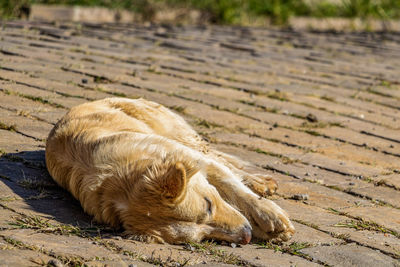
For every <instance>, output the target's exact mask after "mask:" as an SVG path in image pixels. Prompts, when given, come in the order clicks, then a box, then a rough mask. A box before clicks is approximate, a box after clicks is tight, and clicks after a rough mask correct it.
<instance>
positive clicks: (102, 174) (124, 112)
mask: <svg viewBox="0 0 400 267" xmlns="http://www.w3.org/2000/svg"><path fill="white" fill-rule="evenodd" d="M46 164H47V168H48V170H49V172H50V174H51V176H52V177H53V178H54V180H56V181H57V183H58V184H60V185H61V186H62V187H64V188H66V189H67V190H68V191H70V192H71V193H72V195H73V196H74V197H75V198H76V199H78V200H79V201H80V203H81V204H82V207H83V209H84V210H85V211H86V212H87V213H89V214H91V215H93V216H94V217H95V219H96V220H97V221H99V222H102V223H107V224H110V225H112V226H115V227H118V226H120V225H122V226H123V227H124V228H125V230H126V231H127V232H128V233H130V234H132V235H135V236H137V237H141V238H143V239H146V240H150V241H151V240H153V241H157V242H168V243H181V242H188V241H193V242H197V241H201V240H203V239H215V240H225V241H228V242H235V243H242V244H247V243H249V242H250V239H251V236H252V234H251V232H252V233H253V236H254V237H256V238H258V239H265V240H266V239H272V238H276V239H281V240H288V239H289V238H290V237H291V236H292V234H293V233H294V227H293V225H292V224H291V223H290V221H289V219H288V216H287V214H286V213H285V212H284V211H283V210H282V209H281V208H280V207H278V206H277V205H276V204H275V203H274V202H272V201H270V200H268V199H265V198H262V197H260V196H259V195H264V194H266V193H267V194H271V193H273V192H274V191H275V190H276V183H275V181H274V180H272V179H271V178H269V177H266V176H262V175H252V174H249V173H247V172H245V168H250V167H251V166H249V165H247V164H245V163H243V162H242V161H240V160H238V159H236V158H234V157H232V156H229V155H226V154H224V153H222V152H219V151H215V150H212V149H210V148H209V146H208V145H207V143H206V142H205V141H203V140H202V139H201V138H200V136H199V135H198V134H197V133H196V132H195V131H194V130H192V129H191V128H190V126H189V125H188V124H187V123H186V122H185V121H184V120H183V119H182V118H181V117H179V116H178V115H176V114H175V113H173V112H171V111H170V110H168V109H167V108H165V107H163V106H161V105H159V104H156V103H154V102H150V101H146V100H144V99H136V100H130V99H124V98H109V99H104V100H100V101H95V102H92V103H86V104H83V105H80V106H77V107H74V108H72V109H71V111H69V112H68V113H67V114H66V115H65V116H64V117H63V118H62V119H61V120H60V121H59V122H58V123H57V125H56V126H55V127H54V129H53V130H52V131H51V133H50V135H49V137H48V139H47V146H46ZM256 193H257V194H258V195H257V194H256Z"/></svg>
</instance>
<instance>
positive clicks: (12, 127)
mask: <svg viewBox="0 0 400 267" xmlns="http://www.w3.org/2000/svg"><path fill="white" fill-rule="evenodd" d="M0 129H2V130H6V131H11V132H15V131H17V126H15V124H12V125H7V124H5V123H3V122H1V121H0Z"/></svg>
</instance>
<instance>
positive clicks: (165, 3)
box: [0, 0, 400, 26]
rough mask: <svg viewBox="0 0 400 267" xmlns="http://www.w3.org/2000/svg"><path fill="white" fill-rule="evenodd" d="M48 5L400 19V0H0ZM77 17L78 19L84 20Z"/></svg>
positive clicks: (20, 6)
mask: <svg viewBox="0 0 400 267" xmlns="http://www.w3.org/2000/svg"><path fill="white" fill-rule="evenodd" d="M43 5H46V6H43ZM47 5H51V7H52V8H53V9H48V10H47V13H53V14H55V13H57V12H59V14H61V13H60V12H61V11H60V5H61V6H68V7H69V8H70V9H71V8H72V7H73V6H74V7H75V8H76V6H80V7H84V8H83V9H82V10H90V9H87V7H91V8H92V7H102V8H103V9H98V10H100V11H101V10H103V11H104V10H105V9H107V10H109V11H112V12H114V13H112V14H113V19H114V20H116V21H117V22H118V21H119V20H120V21H121V22H129V21H135V22H138V21H141V22H142V21H155V22H163V21H167V22H175V23H216V24H228V25H253V26H261V25H266V24H269V25H270V24H274V25H287V24H288V23H289V22H290V20H291V19H293V18H298V17H302V18H304V17H305V18H346V19H359V20H362V21H368V20H396V19H399V17H400V0H0V17H1V18H2V19H3V20H4V19H21V18H22V19H28V18H30V19H35V18H39V19H43V17H41V16H42V15H40V14H39V13H40V12H42V11H40V12H39V11H38V10H39V9H41V10H43V8H45V7H47ZM55 8H58V9H55ZM85 8H86V9H85ZM57 10H58V11H57ZM100 11H99V12H100ZM38 12H39V13H38ZM42 13H43V12H42ZM88 13H92V14H94V13H93V12H90V11H88V12H86V13H85V12H83V11H81V13H80V14H81V15H80V16H81V17H83V20H84V18H85V17H88V16H89V14H88ZM38 14H39V15H38ZM82 14H83V15H82ZM85 14H86V15H85ZM95 14H97V15H96V16H97V17H102V16H103V17H106V15H105V14H106V13H104V12H103V13H101V12H100V13H95ZM59 17H60V18H61V17H62V16H59ZM76 17H77V15H75V20H79V19H76ZM81 20H82V18H81ZM106 22H107V21H106Z"/></svg>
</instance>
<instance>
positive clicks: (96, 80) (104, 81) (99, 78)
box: [93, 76, 111, 83]
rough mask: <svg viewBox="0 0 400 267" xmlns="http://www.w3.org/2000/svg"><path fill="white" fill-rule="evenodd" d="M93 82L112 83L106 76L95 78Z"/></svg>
mask: <svg viewBox="0 0 400 267" xmlns="http://www.w3.org/2000/svg"><path fill="white" fill-rule="evenodd" d="M93 82H95V83H111V80H110V79H108V78H106V77H104V76H93Z"/></svg>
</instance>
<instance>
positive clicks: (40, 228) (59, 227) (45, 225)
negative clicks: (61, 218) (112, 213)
mask: <svg viewBox="0 0 400 267" xmlns="http://www.w3.org/2000/svg"><path fill="white" fill-rule="evenodd" d="M9 224H10V225H12V226H14V227H17V228H21V229H33V230H36V231H37V232H39V233H52V234H59V235H76V236H80V237H87V236H89V233H88V231H89V232H90V229H85V230H82V229H81V228H78V227H75V226H72V225H67V224H52V223H50V222H49V220H46V219H43V218H41V217H39V216H18V217H15V218H14V221H13V222H10V223H9Z"/></svg>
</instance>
